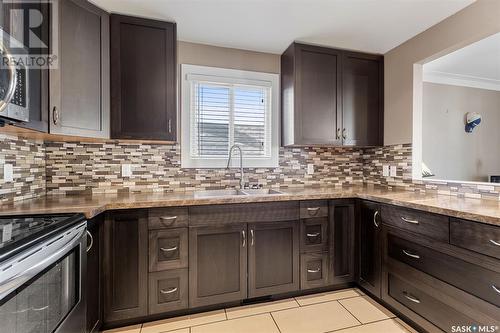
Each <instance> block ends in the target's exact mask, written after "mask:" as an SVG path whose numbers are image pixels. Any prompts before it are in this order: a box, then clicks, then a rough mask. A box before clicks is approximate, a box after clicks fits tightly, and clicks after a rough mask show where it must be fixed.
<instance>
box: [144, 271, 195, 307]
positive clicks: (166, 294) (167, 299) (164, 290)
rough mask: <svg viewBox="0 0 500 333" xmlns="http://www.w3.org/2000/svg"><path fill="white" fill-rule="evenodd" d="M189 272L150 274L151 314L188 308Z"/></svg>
mask: <svg viewBox="0 0 500 333" xmlns="http://www.w3.org/2000/svg"><path fill="white" fill-rule="evenodd" d="M188 299H189V298H188V270H187V269H177V270H171V271H164V272H156V273H150V274H149V314H156V313H162V312H168V311H173V310H181V309H186V308H187V307H188Z"/></svg>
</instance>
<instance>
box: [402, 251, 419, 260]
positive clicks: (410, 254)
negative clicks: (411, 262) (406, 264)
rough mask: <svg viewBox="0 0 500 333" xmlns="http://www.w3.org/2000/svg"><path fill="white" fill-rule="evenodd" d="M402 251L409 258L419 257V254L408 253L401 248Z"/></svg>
mask: <svg viewBox="0 0 500 333" xmlns="http://www.w3.org/2000/svg"><path fill="white" fill-rule="evenodd" d="M403 253H404V254H406V255H407V256H408V257H411V258H415V259H420V256H419V255H418V254H413V253H410V252H408V251H406V250H403Z"/></svg>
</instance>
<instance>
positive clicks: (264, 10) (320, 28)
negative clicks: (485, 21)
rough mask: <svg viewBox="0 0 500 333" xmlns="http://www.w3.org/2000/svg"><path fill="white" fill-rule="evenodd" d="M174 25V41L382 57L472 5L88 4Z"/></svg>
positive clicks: (370, 0) (337, 1)
mask: <svg viewBox="0 0 500 333" xmlns="http://www.w3.org/2000/svg"><path fill="white" fill-rule="evenodd" d="M92 2H94V3H95V4H97V5H98V6H100V7H103V8H104V9H106V10H108V11H110V12H114V13H122V14H129V15H137V16H143V17H149V18H156V19H161V20H168V21H175V22H177V31H178V32H177V33H178V39H179V40H183V41H189V42H197V43H203V44H210V45H217V46H225V47H233V48H239V49H246V50H255V51H262V52H270V53H277V54H280V53H282V52H283V51H284V50H285V49H286V47H287V46H288V45H289V44H290V43H291V42H292V41H294V40H295V41H302V42H308V43H314V44H320V45H325V46H333V47H339V48H346V49H353V50H360V51H366V52H374V53H386V52H387V51H389V50H390V49H392V48H394V47H396V46H398V45H400V44H401V43H403V42H404V41H406V40H408V39H410V38H411V37H413V36H415V35H417V34H419V33H420V32H422V31H424V30H426V29H427V28H429V27H431V26H433V25H434V24H436V23H438V22H440V21H442V20H443V19H445V18H446V17H448V16H450V15H452V14H454V13H456V12H457V11H459V10H460V9H462V8H464V7H466V6H468V5H470V4H471V3H472V2H474V0H92Z"/></svg>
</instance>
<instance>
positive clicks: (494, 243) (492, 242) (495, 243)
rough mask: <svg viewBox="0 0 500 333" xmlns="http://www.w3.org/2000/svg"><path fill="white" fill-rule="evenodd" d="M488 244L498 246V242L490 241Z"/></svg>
mask: <svg viewBox="0 0 500 333" xmlns="http://www.w3.org/2000/svg"><path fill="white" fill-rule="evenodd" d="M490 243H491V244H493V245H496V246H500V243H499V242H495V241H494V240H493V239H490Z"/></svg>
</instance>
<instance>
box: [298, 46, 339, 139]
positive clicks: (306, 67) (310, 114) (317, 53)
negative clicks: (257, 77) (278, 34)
mask: <svg viewBox="0 0 500 333" xmlns="http://www.w3.org/2000/svg"><path fill="white" fill-rule="evenodd" d="M296 46H297V49H296V67H295V68H296V71H297V73H296V77H295V80H296V87H295V89H296V90H297V95H296V100H295V109H296V111H295V117H296V120H295V126H296V129H295V132H296V133H297V136H296V144H298V145H304V144H341V143H342V141H341V140H340V136H339V135H338V133H337V129H338V128H339V126H337V124H339V121H340V118H339V117H340V116H341V114H340V106H341V104H340V88H341V81H340V78H341V76H340V68H341V67H340V62H341V53H340V51H337V50H332V49H327V48H321V47H314V46H309V45H300V44H296Z"/></svg>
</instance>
